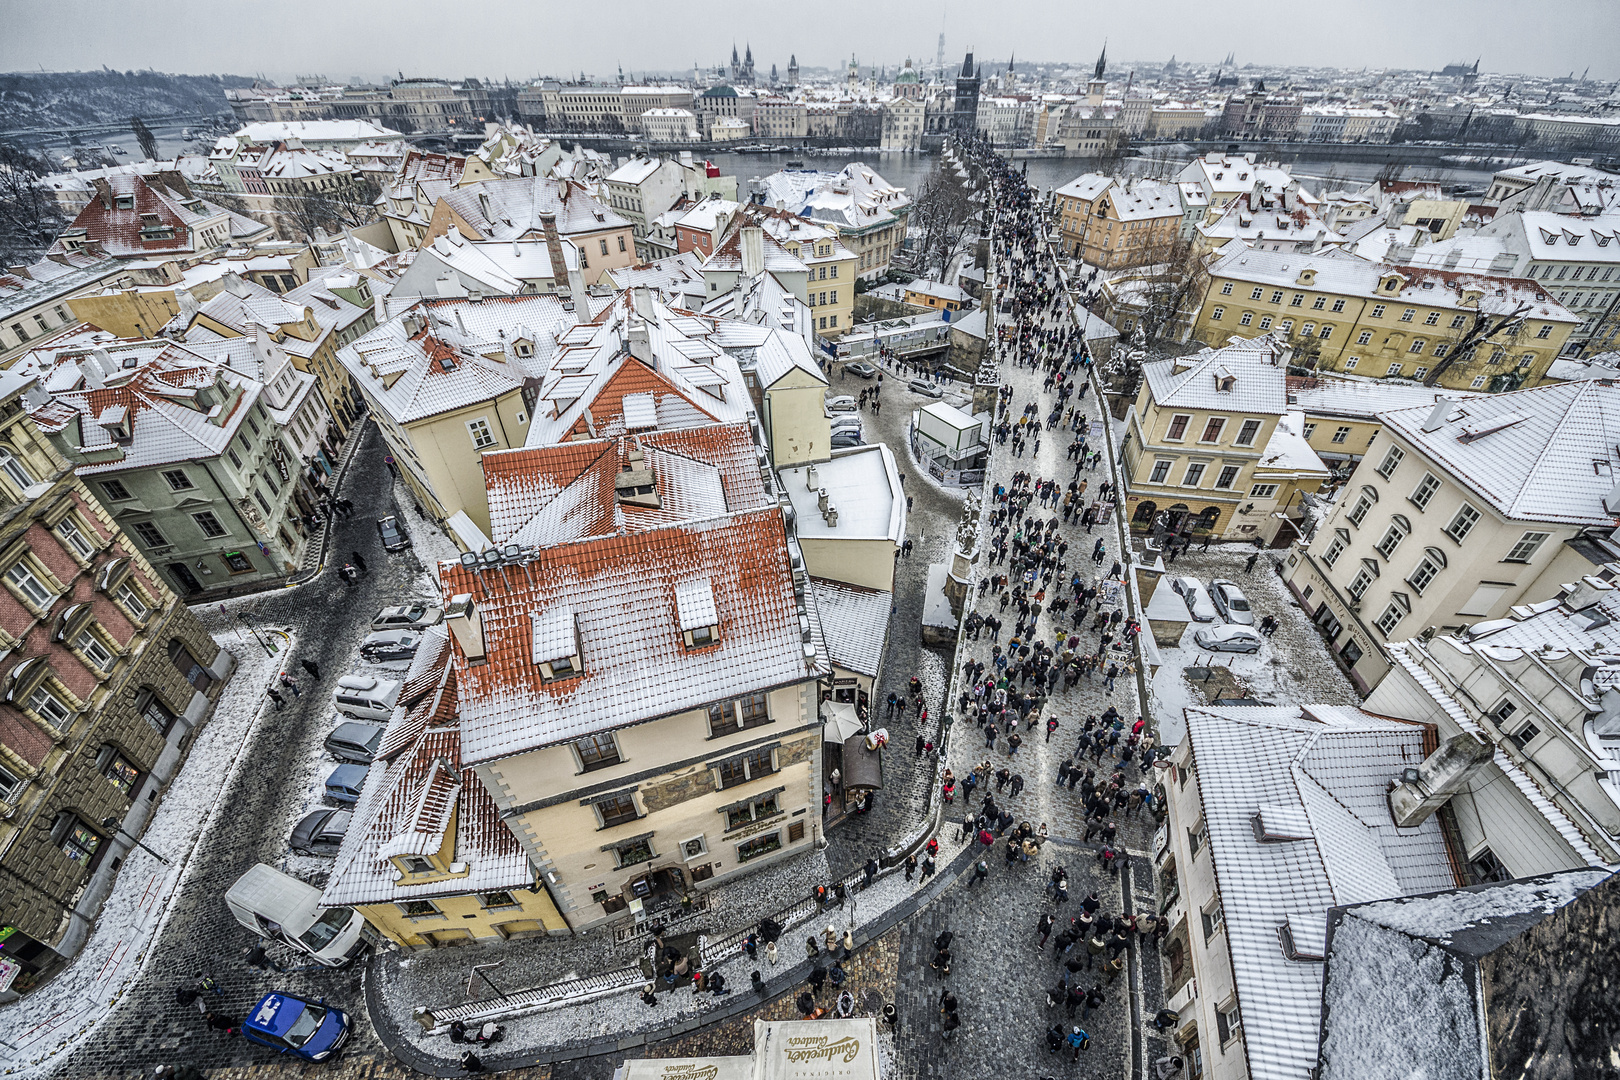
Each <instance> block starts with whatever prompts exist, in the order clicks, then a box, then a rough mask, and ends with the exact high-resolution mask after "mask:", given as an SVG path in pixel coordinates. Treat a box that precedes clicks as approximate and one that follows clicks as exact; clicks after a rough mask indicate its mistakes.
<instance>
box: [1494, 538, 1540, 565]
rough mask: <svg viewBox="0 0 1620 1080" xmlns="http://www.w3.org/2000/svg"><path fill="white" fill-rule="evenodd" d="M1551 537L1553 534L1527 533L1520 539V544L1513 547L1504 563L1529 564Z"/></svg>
mask: <svg viewBox="0 0 1620 1080" xmlns="http://www.w3.org/2000/svg"><path fill="white" fill-rule="evenodd" d="M1551 535H1552V534H1551V533H1544V532H1527V533H1525V534H1524V535H1523V536H1521V537H1519V542H1518V543H1516V544H1514V545H1513V548H1512V550H1510V551H1509V552H1508V553H1507V558H1505V559H1503V560H1502V561H1503V562H1523V563H1527V562H1529V561H1530V560H1531V558H1532V557H1534V556H1535V553H1536V551H1537V550H1538V549H1539V548H1540V547H1541V545H1542V544H1544V543H1546V541H1547V537H1549V536H1551Z"/></svg>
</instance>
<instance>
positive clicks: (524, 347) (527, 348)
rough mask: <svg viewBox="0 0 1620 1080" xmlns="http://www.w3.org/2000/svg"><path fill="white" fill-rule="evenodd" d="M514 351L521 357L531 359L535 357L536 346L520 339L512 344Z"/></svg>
mask: <svg viewBox="0 0 1620 1080" xmlns="http://www.w3.org/2000/svg"><path fill="white" fill-rule="evenodd" d="M512 351H513V352H515V353H517V354H518V355H519V356H522V357H530V356H533V355H534V345H533V344H531V343H530V342H528V341H526V340H524V339H523V338H518V339H517V340H516V341H514V342H513V343H512Z"/></svg>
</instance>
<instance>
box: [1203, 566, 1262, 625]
mask: <svg viewBox="0 0 1620 1080" xmlns="http://www.w3.org/2000/svg"><path fill="white" fill-rule="evenodd" d="M1209 598H1210V599H1211V600H1213V601H1215V610H1216V611H1219V612H1220V613H1221V618H1223V619H1225V620H1226V621H1227V622H1229V623H1238V624H1239V625H1241V626H1253V625H1254V611H1253V609H1251V608H1250V607H1249V598H1248V597H1247V596H1244V595H1243V590H1242V589H1240V588H1238V586H1237V582H1235V581H1227V580H1226V579H1225V578H1216V579H1215V580H1214V581H1212V582H1210V583H1209Z"/></svg>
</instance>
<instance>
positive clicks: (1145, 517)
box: [1131, 502, 1159, 525]
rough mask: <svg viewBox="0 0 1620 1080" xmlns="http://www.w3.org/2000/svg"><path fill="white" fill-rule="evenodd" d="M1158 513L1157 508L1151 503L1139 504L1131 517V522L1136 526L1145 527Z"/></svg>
mask: <svg viewBox="0 0 1620 1080" xmlns="http://www.w3.org/2000/svg"><path fill="white" fill-rule="evenodd" d="M1158 512H1159V507H1158V505H1157V504H1155V503H1153V502H1144V503H1139V504H1138V505H1137V507H1136V513H1134V514H1132V515H1131V521H1132V522H1133V523H1135V524H1138V525H1146V524H1148V523H1149V522H1151V521H1152V520H1153V515H1154V514H1156V513H1158Z"/></svg>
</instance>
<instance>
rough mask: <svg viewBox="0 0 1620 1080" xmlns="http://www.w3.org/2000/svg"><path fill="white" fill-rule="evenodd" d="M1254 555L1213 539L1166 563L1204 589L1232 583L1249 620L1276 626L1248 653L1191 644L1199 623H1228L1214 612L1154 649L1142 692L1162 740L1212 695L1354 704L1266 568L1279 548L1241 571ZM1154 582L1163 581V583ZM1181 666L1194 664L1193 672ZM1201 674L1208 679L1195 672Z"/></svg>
mask: <svg viewBox="0 0 1620 1080" xmlns="http://www.w3.org/2000/svg"><path fill="white" fill-rule="evenodd" d="M1254 553H1255V549H1254V548H1253V547H1252V546H1250V545H1248V544H1224V545H1214V546H1211V548H1210V549H1209V550H1208V551H1205V552H1200V551H1198V550H1197V549H1196V547H1195V548H1194V549H1192V550H1190V551H1188V552H1187V554H1185V555H1181V556H1178V557H1177V558H1176V559H1175V561H1174V562H1173V563H1171V564H1170V566H1169V567H1168V570H1169V574H1170V575H1171V576H1176V577H1179V576H1189V577H1195V578H1197V579H1198V580H1199V582H1200V583H1201V584H1202V585H1203V587H1204V590H1205V592H1206V594H1207V593H1208V591H1209V588H1210V582H1211V581H1213V580H1216V579H1226V580H1230V581H1234V582H1236V583H1237V584H1238V586H1239V587H1240V588H1241V589H1242V590H1243V592H1244V594H1245V595H1246V596H1247V597H1248V600H1249V604H1250V607H1251V608H1252V609H1253V615H1254V620H1255V624H1256V625H1257V626H1258V624H1259V623H1260V622H1261V621H1262V620H1263V619H1264V618H1265V617H1266V616H1267V615H1272V616H1275V617H1276V619H1277V624H1278V625H1277V630H1276V632H1275V633H1274V634H1272V635H1271V636H1269V637H1267V636H1266V635H1264V634H1262V635H1260V649H1259V651H1258V652H1254V653H1233V652H1215V651H1210V650H1206V649H1201V648H1199V647H1198V643H1197V642H1196V641H1195V640H1194V635H1195V634H1197V632H1198V631H1199V630H1200V629H1204V630H1208V629H1211V628H1215V627H1221V626H1225V625H1228V622H1227V620H1226V619H1224V618H1222V617H1221V616H1220V614H1219V613H1217V614H1216V615H1215V617H1214V619H1213V620H1211V621H1210V622H1189V623H1188V625H1187V629H1186V631H1185V633H1183V634H1182V637H1181V642H1180V644H1179V645H1178V646H1177V647H1175V648H1164V647H1163V646H1161V647H1160V649H1159V651H1160V653H1161V654H1162V656H1163V659H1164V663H1163V664H1162V665H1161V666H1160V668H1159V670H1158V672H1157V673H1156V674H1155V675H1154V677H1153V681H1152V682H1151V684H1150V685H1149V696H1150V698H1151V702H1150V707H1151V708H1152V709H1153V714H1154V717H1155V719H1156V720H1157V721H1158V722H1159V725H1160V729H1161V731H1162V732H1163V740H1164V742H1165V743H1166V744H1167V745H1170V744H1174V743H1176V742H1179V741H1180V739H1181V736H1182V734H1183V732H1184V730H1185V728H1184V725H1183V723H1182V710H1183V709H1185V708H1187V707H1189V706H1194V705H1203V704H1206V703H1207V702H1208V701H1209V700H1211V699H1212V698H1213V697H1216V696H1220V697H1251V698H1255V699H1257V700H1259V701H1263V702H1265V703H1267V704H1274V705H1289V704H1305V703H1308V702H1321V703H1325V704H1332V705H1358V704H1360V703H1361V696H1360V695H1359V694H1357V693H1356V690H1355V687H1354V686H1353V685H1351V683H1350V680H1349V679H1348V678H1346V677H1345V675H1344V673H1343V672H1342V671H1340V670H1339V667H1338V665H1337V664H1335V663H1334V662H1333V657H1332V656H1331V655H1329V653H1328V651H1327V649H1326V648H1324V647H1323V645H1322V639H1321V636H1320V635H1319V634H1318V633H1317V631H1316V628H1315V627H1314V626H1312V625H1311V622H1310V620H1309V619H1307V618H1306V617H1305V613H1304V612H1303V611H1301V610H1300V608H1299V605H1298V604H1297V602H1296V601H1295V600H1294V597H1293V594H1292V593H1290V592H1289V591H1288V586H1287V584H1286V583H1285V582H1284V581H1283V579H1282V577H1281V576H1280V575H1278V574H1277V572H1276V570H1275V569H1273V566H1274V564H1273V560H1274V559H1278V558H1280V557H1281V555H1282V553H1280V552H1271V551H1268V552H1262V553H1261V554H1260V558H1259V559H1258V560H1257V561H1256V562H1255V565H1254V569H1253V570H1252V571H1246V570H1245V569H1244V567H1245V565H1246V564H1247V562H1248V559H1249V556H1250V555H1253V554H1254ZM1160 587H1161V588H1169V587H1170V586H1169V583H1168V581H1166V582H1165V583H1164V584H1162V585H1161V586H1160ZM1188 669H1193V671H1192V678H1189V676H1188ZM1206 675H1207V676H1208V679H1207V681H1206V680H1205V679H1204V678H1202V676H1206ZM1206 689H1207V693H1206Z"/></svg>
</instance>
